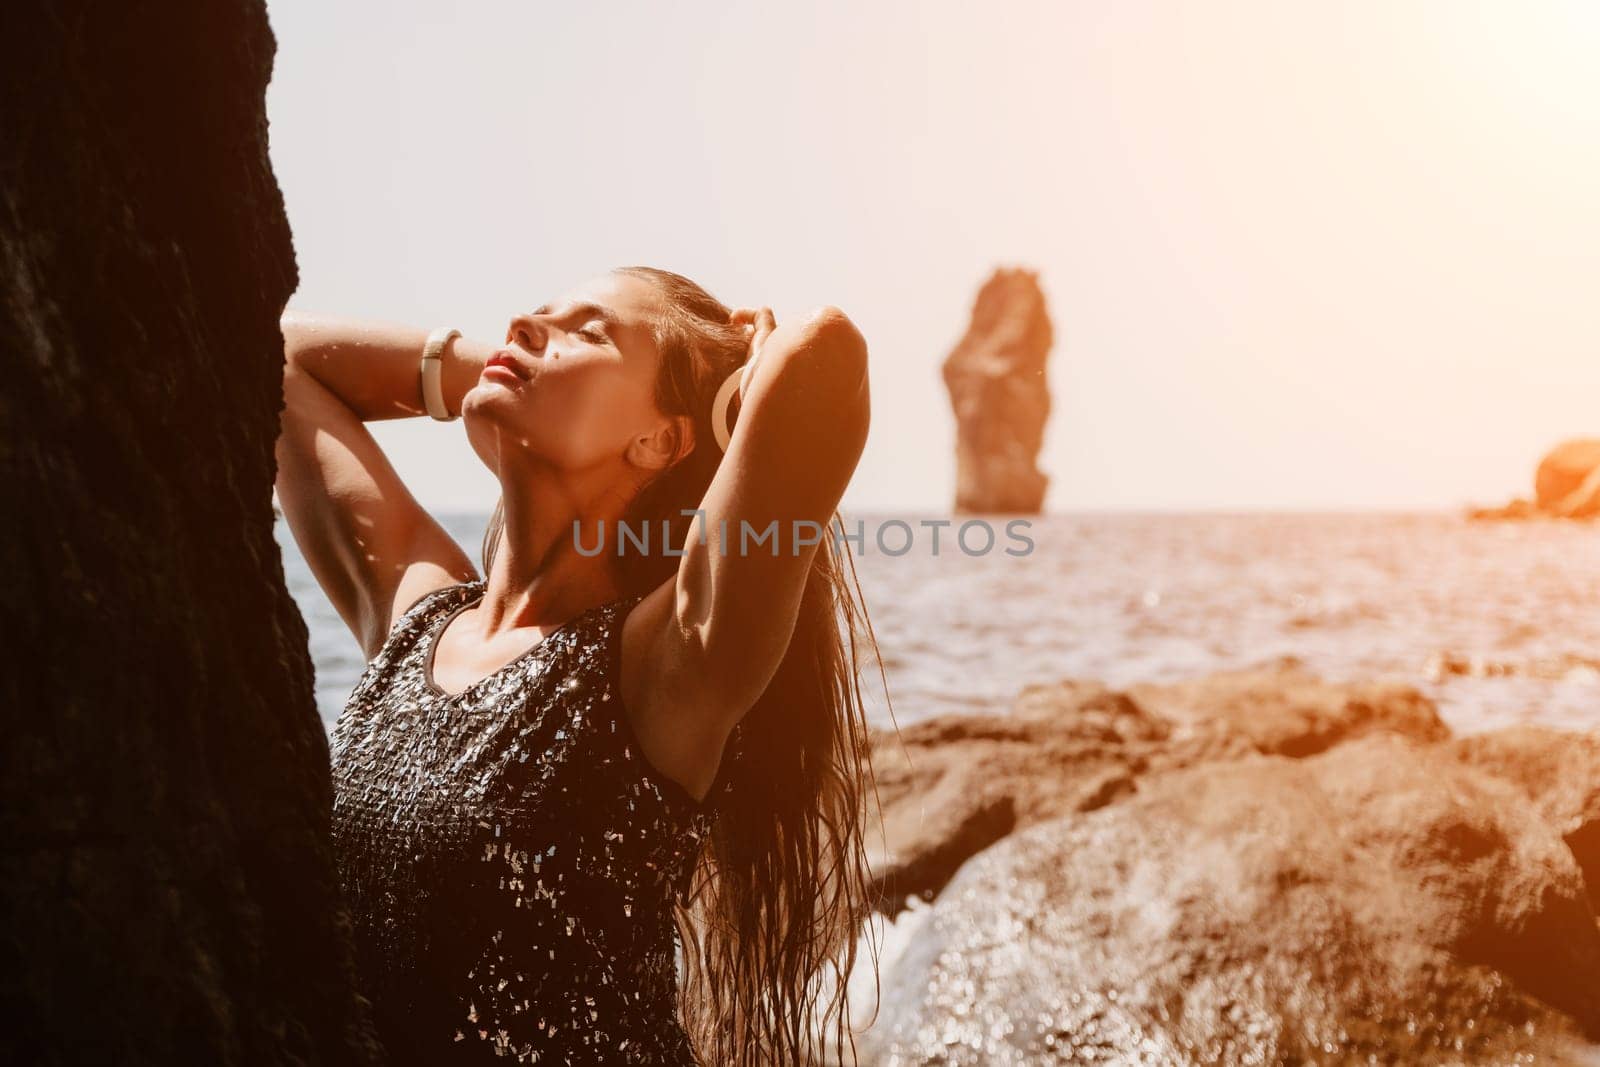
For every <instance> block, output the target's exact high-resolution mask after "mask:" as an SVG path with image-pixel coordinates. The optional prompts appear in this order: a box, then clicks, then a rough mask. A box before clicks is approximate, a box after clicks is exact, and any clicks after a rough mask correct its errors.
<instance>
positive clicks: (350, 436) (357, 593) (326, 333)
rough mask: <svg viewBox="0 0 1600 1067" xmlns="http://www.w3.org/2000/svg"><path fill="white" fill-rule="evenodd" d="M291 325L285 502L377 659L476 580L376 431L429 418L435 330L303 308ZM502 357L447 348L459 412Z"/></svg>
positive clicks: (281, 459) (286, 327) (283, 445)
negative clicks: (410, 626) (426, 612)
mask: <svg viewBox="0 0 1600 1067" xmlns="http://www.w3.org/2000/svg"><path fill="white" fill-rule="evenodd" d="M282 326H283V337H284V373H283V399H284V409H283V415H282V420H281V424H280V432H279V436H278V442H277V461H278V474H277V482H276V488H277V491H278V502H279V505H280V507H281V508H282V509H283V515H284V518H285V519H286V520H287V521H288V523H289V530H290V532H291V533H292V534H293V535H294V539H295V543H296V544H297V545H299V546H300V551H301V553H302V554H303V555H304V556H305V558H306V562H307V563H308V564H309V565H310V567H311V571H312V573H313V574H314V575H315V576H316V578H317V581H318V583H320V584H321V586H322V588H323V591H324V592H325V593H326V594H327V596H328V599H329V600H331V601H332V602H333V606H334V607H335V609H337V610H338V612H339V615H340V617H342V618H343V619H344V621H345V624H346V625H347V626H349V627H350V631H351V633H353V634H354V635H355V638H356V640H357V642H358V643H360V645H361V648H362V650H363V652H365V654H366V655H367V657H368V658H369V659H370V658H371V657H372V656H373V655H374V654H376V652H377V651H378V649H379V648H380V647H382V645H383V641H384V638H385V637H387V636H388V633H389V630H390V629H391V627H392V626H393V624H394V622H395V620H396V619H397V618H398V617H399V615H400V614H401V613H403V612H404V611H405V610H406V609H407V608H408V607H410V606H411V605H412V604H413V603H415V602H416V600H417V598H418V597H420V596H422V595H423V594H425V593H428V592H431V591H432V590H434V589H438V588H440V587H442V586H445V585H450V584H453V583H455V582H460V581H465V580H468V579H470V578H472V577H474V576H475V574H476V572H475V570H474V569H473V566H472V562H471V561H470V560H469V559H468V558H467V556H466V554H465V553H464V552H462V551H461V549H460V547H459V546H458V545H457V544H456V543H455V541H454V540H452V539H451V538H450V535H449V534H447V533H446V532H445V531H444V529H443V528H442V527H441V526H440V525H439V524H438V522H437V521H435V520H434V518H433V517H432V516H431V515H429V514H428V513H427V512H426V511H425V510H423V508H422V506H421V505H420V504H418V503H417V501H416V500H415V498H413V497H412V495H411V493H410V492H409V491H408V490H407V489H406V487H405V484H404V483H403V482H401V480H400V476H399V475H398V474H397V473H396V472H395V470H394V467H393V466H391V465H390V463H389V460H388V457H386V456H385V455H384V454H383V451H382V449H380V448H379V447H378V442H377V441H376V440H375V439H374V438H373V436H372V433H371V432H370V431H369V430H368V429H367V428H366V426H365V425H364V423H366V422H369V421H374V420H377V419H397V418H406V417H412V416H418V415H425V410H424V408H423V402H422V394H421V387H420V384H419V377H418V374H417V368H418V362H419V360H420V359H421V357H422V347H423V344H424V342H425V341H426V339H427V331H426V330H422V329H417V328H414V327H409V326H402V325H397V324H393V323H382V322H370V321H362V320H357V319H349V318H340V317H334V316H328V315H313V314H309V313H305V312H297V311H293V310H290V311H286V312H284V315H283V319H282ZM493 351H494V346H492V345H488V344H484V343H481V342H473V341H468V340H467V339H466V338H456V339H455V340H454V341H452V342H451V343H450V344H449V345H447V346H446V347H445V352H444V365H443V392H444V397H445V403H446V405H447V406H448V407H449V408H450V410H451V411H452V412H459V411H460V410H461V398H462V396H463V395H464V394H465V393H466V392H467V390H468V389H470V388H471V387H472V385H473V384H474V383H475V382H476V381H477V377H478V374H479V373H480V372H481V371H482V369H483V363H484V360H485V359H487V358H488V356H489V354H490V353H491V352H493Z"/></svg>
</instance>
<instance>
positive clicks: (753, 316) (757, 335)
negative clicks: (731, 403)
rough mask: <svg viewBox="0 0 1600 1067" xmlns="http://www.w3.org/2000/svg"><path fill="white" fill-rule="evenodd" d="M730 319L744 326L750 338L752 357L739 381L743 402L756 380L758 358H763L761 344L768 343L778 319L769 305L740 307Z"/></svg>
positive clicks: (740, 395) (740, 397)
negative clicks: (751, 384) (774, 316)
mask: <svg viewBox="0 0 1600 1067" xmlns="http://www.w3.org/2000/svg"><path fill="white" fill-rule="evenodd" d="M728 321H730V322H732V323H733V324H734V325H736V326H743V327H744V329H745V334H746V336H748V337H749V338H750V358H749V359H748V360H747V361H746V364H745V367H746V369H745V372H744V375H743V377H742V378H741V380H740V382H739V400H740V401H741V403H742V402H743V400H744V398H745V394H746V393H748V392H749V391H750V383H751V382H753V381H755V377H756V360H758V359H760V358H761V346H762V345H764V344H766V343H767V338H768V337H771V336H772V331H773V330H775V329H777V328H778V321H777V319H775V318H773V316H772V309H771V308H768V307H762V308H738V309H736V310H735V311H734V312H733V315H732V316H731V317H730V318H729V320H728Z"/></svg>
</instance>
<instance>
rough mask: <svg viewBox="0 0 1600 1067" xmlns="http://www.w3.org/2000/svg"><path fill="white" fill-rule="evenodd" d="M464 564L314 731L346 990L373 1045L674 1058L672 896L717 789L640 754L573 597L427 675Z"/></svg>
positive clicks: (405, 622)
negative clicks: (344, 929) (323, 731)
mask: <svg viewBox="0 0 1600 1067" xmlns="http://www.w3.org/2000/svg"><path fill="white" fill-rule="evenodd" d="M482 595H483V582H482V581H481V580H479V581H473V582H467V583H463V584H461V585H454V586H448V587H446V588H444V589H439V590H436V591H435V592H433V593H431V594H429V595H428V596H426V597H423V598H422V599H421V600H420V601H418V602H417V604H416V605H414V606H413V607H412V608H411V609H410V610H409V611H408V612H406V614H405V615H404V616H402V617H401V619H400V620H399V621H398V622H397V623H396V624H395V627H394V629H393V630H392V631H391V632H390V634H389V636H388V639H387V640H386V641H385V643H384V646H383V648H382V649H380V650H379V652H378V654H377V655H376V656H375V657H373V659H372V662H371V663H369V664H368V666H367V669H366V672H365V673H364V674H363V675H362V677H361V680H360V681H359V682H358V683H357V684H356V687H355V690H354V691H353V692H352V693H351V696H350V700H349V703H348V704H347V705H346V707H345V710H344V713H343V714H342V715H341V716H340V718H339V721H338V723H337V724H336V725H335V727H334V731H333V742H332V748H333V771H334V807H333V831H334V845H335V848H336V851H337V860H338V870H339V877H340V881H341V883H342V886H343V889H344V893H345V900H346V904H347V906H348V908H349V910H350V913H351V919H352V928H353V932H354V935H355V943H356V954H357V964H358V967H359V971H360V980H361V982H362V987H363V992H364V993H365V994H366V995H367V997H368V998H369V999H370V1000H371V1001H372V1003H373V1008H374V1015H375V1020H376V1023H377V1026H378V1030H379V1036H380V1039H381V1040H382V1041H383V1043H384V1045H385V1046H386V1048H387V1050H388V1052H389V1054H390V1058H391V1060H392V1062H395V1063H419V1064H420V1063H426V1064H459V1063H492V1062H500V1063H504V1062H506V1061H507V1060H510V1061H512V1062H522V1063H538V1064H568V1065H577V1064H674V1065H676V1064H690V1063H693V1062H694V1058H693V1055H692V1053H691V1050H690V1047H689V1041H688V1038H687V1036H686V1035H685V1034H684V1032H683V1029H682V1027H681V1026H680V1025H679V1023H678V1018H677V985H678V976H677V971H676V962H675V950H676V943H675V931H674V929H673V925H672V908H671V905H672V902H673V901H674V899H675V898H676V897H677V896H678V895H679V894H681V893H683V892H685V891H686V889H687V880H688V877H689V875H690V873H691V871H692V868H693V865H694V863H695V860H696V858H697V857H698V855H699V853H700V850H701V848H702V846H703V844H704V841H705V839H706V836H707V835H708V834H709V832H710V830H711V827H712V825H713V820H714V819H715V817H716V810H717V808H718V806H719V805H720V804H721V803H723V802H725V801H726V793H727V789H728V781H729V775H728V773H727V772H728V770H729V769H730V768H731V766H732V765H733V764H734V762H735V761H736V760H737V758H738V731H737V730H736V731H735V732H734V737H733V742H732V743H731V744H730V745H729V748H728V754H727V755H726V756H725V758H724V761H723V774H722V775H721V776H720V777H719V781H718V784H717V785H716V786H715V787H713V790H712V793H711V795H710V796H708V798H707V801H706V802H705V803H697V802H696V801H695V800H694V799H693V797H691V796H690V795H689V794H688V793H687V792H686V791H685V790H684V789H683V788H682V787H681V786H679V785H677V783H675V782H673V781H672V780H670V779H668V778H666V777H664V776H662V775H661V774H660V773H659V772H657V771H656V770H655V769H654V768H653V767H651V766H650V765H649V763H648V762H647V761H645V759H644V758H643V756H642V754H641V753H640V751H639V748H638V745H637V743H635V742H634V740H633V735H632V731H631V728H630V726H629V724H628V722H627V720H626V719H625V718H623V717H622V716H623V712H622V703H621V700H620V698H618V699H613V697H615V696H616V694H617V662H618V655H619V646H620V641H619V635H620V632H621V622H622V619H623V618H625V617H626V614H627V612H628V610H629V609H631V608H632V606H633V605H634V604H636V603H637V602H638V600H639V599H640V597H638V596H633V597H626V598H623V599H621V600H617V601H613V602H611V603H609V604H604V605H600V606H598V607H595V608H591V609H590V610H589V611H586V612H584V613H582V614H580V615H579V616H578V617H577V618H576V619H574V620H572V621H571V622H569V623H568V624H567V625H565V626H563V627H561V628H560V629H558V630H556V631H554V632H552V633H550V634H549V635H548V636H546V637H545V638H544V640H542V641H541V642H540V643H539V644H538V645H537V646H535V647H534V648H533V649H531V650H529V652H528V653H526V654H524V655H523V656H520V657H518V658H517V659H515V660H513V661H512V662H510V663H508V664H506V665H505V666H504V667H502V668H501V669H500V670H498V671H495V672H494V673H493V674H490V675H489V676H487V677H485V678H483V679H481V680H480V681H478V682H476V683H474V684H473V685H471V686H469V687H468V688H467V689H466V690H464V691H463V692H461V693H459V694H454V695H451V694H446V693H444V692H443V691H441V690H440V689H438V687H437V686H435V685H434V684H433V682H432V680H431V679H430V677H429V676H428V673H427V666H428V660H429V657H430V655H431V650H432V647H433V643H434V641H435V640H436V639H437V636H438V634H439V633H440V632H441V631H443V629H444V628H445V626H446V625H447V624H448V623H449V620H450V619H451V618H452V617H453V616H454V615H455V614H456V613H457V612H459V611H461V610H462V609H464V608H466V607H469V606H470V605H471V604H473V603H475V602H476V601H477V600H478V599H479V598H481V597H482Z"/></svg>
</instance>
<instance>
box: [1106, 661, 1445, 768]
mask: <svg viewBox="0 0 1600 1067" xmlns="http://www.w3.org/2000/svg"><path fill="white" fill-rule="evenodd" d="M1128 695H1129V696H1130V697H1132V698H1133V700H1135V701H1136V702H1137V703H1138V704H1139V705H1140V706H1141V707H1144V708H1147V709H1148V710H1149V711H1150V712H1152V713H1153V714H1156V715H1159V716H1161V717H1162V718H1164V719H1166V720H1168V721H1170V722H1172V723H1173V724H1174V725H1175V726H1177V727H1179V728H1182V729H1187V730H1204V731H1213V732H1219V733H1222V734H1226V735H1232V736H1235V737H1238V738H1240V739H1241V740H1243V741H1245V742H1246V743H1248V744H1249V745H1250V747H1251V748H1253V749H1254V750H1255V751H1257V752H1262V753H1266V754H1268V755H1281V756H1310V755H1314V754H1315V753H1318V752H1322V751H1324V750H1326V749H1328V748H1331V747H1333V746H1334V745H1336V744H1340V743H1341V742H1344V741H1348V740H1350V739H1352V738H1354V737H1358V736H1361V735H1364V734H1368V733H1374V732H1384V733H1395V734H1401V735H1404V736H1406V737H1410V738H1412V739H1414V740H1417V741H1443V740H1445V739H1446V738H1448V737H1449V736H1450V731H1449V729H1448V728H1447V727H1446V726H1445V724H1444V720H1442V719H1440V718H1439V712H1438V709H1437V708H1436V707H1435V706H1434V703H1433V701H1431V700H1429V699H1428V698H1427V697H1426V696H1424V695H1423V694H1422V693H1421V692H1419V691H1418V690H1417V689H1415V688H1413V687H1412V686H1409V685H1402V684H1394V683H1385V682H1330V681H1325V680H1323V679H1321V678H1319V677H1317V676H1316V675H1314V674H1311V673H1309V672H1307V671H1305V670H1303V669H1302V668H1300V667H1299V666H1297V665H1293V664H1289V665H1285V666H1278V667H1270V668H1258V669H1254V670H1240V671H1220V672H1218V673H1216V674H1210V675H1206V676H1204V677H1202V678H1197V679H1194V680H1192V681H1183V682H1176V683H1172V684H1161V685H1136V686H1133V687H1132V688H1130V689H1129V690H1128Z"/></svg>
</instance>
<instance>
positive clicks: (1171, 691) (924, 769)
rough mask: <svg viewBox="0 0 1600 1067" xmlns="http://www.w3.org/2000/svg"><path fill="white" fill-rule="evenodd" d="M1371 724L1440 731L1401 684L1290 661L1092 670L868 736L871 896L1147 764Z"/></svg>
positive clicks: (1318, 741)
mask: <svg viewBox="0 0 1600 1067" xmlns="http://www.w3.org/2000/svg"><path fill="white" fill-rule="evenodd" d="M1373 732H1388V733H1396V734H1400V735H1403V736H1407V737H1410V738H1413V739H1416V740H1419V741H1435V740H1441V739H1443V738H1445V737H1446V736H1448V732H1447V730H1446V729H1445V726H1444V723H1443V722H1442V721H1441V720H1440V719H1439V716H1438V713H1437V711H1436V710H1435V708H1434V706H1433V704H1432V703H1431V702H1430V701H1429V700H1428V699H1427V698H1426V697H1424V696H1423V695H1422V694H1421V693H1419V692H1417V691H1416V690H1415V689H1412V688H1410V687H1409V686H1401V685H1384V684H1370V683H1346V684H1341V683H1333V682H1326V681H1323V680H1321V679H1318V678H1316V677H1315V676H1313V675H1310V674H1307V673H1305V672H1304V671H1303V670H1301V669H1300V668H1298V667H1295V666H1292V665H1291V666H1281V667H1277V668H1271V669H1265V668H1264V669H1260V670H1254V671H1237V672H1225V673H1220V674H1215V675H1211V676H1208V677H1206V678H1202V679H1199V680H1197V681H1192V682H1181V683H1177V684H1172V685H1141V686H1136V687H1134V688H1133V689H1130V690H1129V691H1128V692H1127V693H1119V692H1115V691H1113V690H1109V689H1107V688H1106V687H1104V686H1102V685H1099V684H1098V683H1093V682H1081V681H1065V682H1058V683H1054V684H1050V685H1031V686H1028V687H1026V688H1024V689H1023V690H1022V692H1021V694H1020V695H1019V696H1018V697H1017V700H1016V703H1015V705H1014V706H1013V707H1012V709H1011V711H1010V713H1009V714H1006V715H961V716H942V717H940V718H936V719H931V720H927V721H924V722H920V723H916V724H914V725H912V726H909V727H907V728H905V729H904V730H902V731H900V732H899V733H898V734H888V733H880V734H878V735H877V736H876V738H875V741H874V755H873V761H874V768H875V772H876V775H877V781H878V797H879V801H880V805H881V811H882V820H883V827H882V829H883V833H882V838H881V839H882V841H883V847H882V848H881V850H880V851H879V852H878V853H877V854H876V855H875V856H873V870H874V872H875V880H876V887H877V891H878V895H879V901H880V904H879V906H880V907H881V908H883V909H884V910H885V911H887V912H890V913H891V914H892V913H894V912H897V911H898V910H899V909H900V907H901V906H903V904H904V903H905V898H906V897H908V896H913V895H920V896H922V897H923V898H925V899H931V898H932V897H933V895H934V894H936V893H938V892H939V890H940V889H941V888H942V887H943V885H944V883H945V882H946V881H948V880H949V878H950V876H951V875H953V874H954V873H955V871H956V869H957V868H958V867H960V865H961V864H962V863H963V862H965V861H966V860H967V859H968V858H969V857H971V856H973V855H975V854H976V853H978V852H980V851H982V850H983V849H984V848H987V847H988V846H989V845H991V844H993V843H994V842H995V841H998V840H1000V839H1001V838H1002V837H1005V836H1006V835H1008V834H1010V833H1012V832H1013V831H1015V830H1017V829H1019V828H1022V827H1027V826H1031V825H1033V824H1035V823H1038V822H1042V821H1045V820H1047V819H1052V818H1056V817H1058V816H1061V815H1065V814H1069V813H1072V812H1082V811H1092V810H1094V809H1096V808H1099V807H1102V806H1104V805H1106V804H1108V803H1110V802H1112V801H1114V800H1117V799H1119V798H1121V797H1124V796H1127V795H1129V794H1131V793H1133V792H1134V791H1135V790H1136V789H1137V788H1138V787H1139V782H1140V781H1141V780H1142V779H1144V778H1145V777H1148V776H1149V775H1152V774H1155V773H1158V772H1161V771H1166V770H1173V769H1176V768H1180V767H1188V766H1193V765H1196V764H1200V763H1207V762H1216V761H1220V760H1226V759H1238V758H1242V757H1244V756H1246V755H1250V754H1252V753H1270V754H1281V755H1289V756H1304V755H1310V754H1312V753H1315V752H1320V751H1322V750H1323V749H1325V748H1327V747H1329V746H1330V745H1332V744H1335V743H1337V742H1339V741H1344V740H1348V739H1350V738H1353V737H1357V736H1361V735H1364V734H1367V733H1373Z"/></svg>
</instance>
